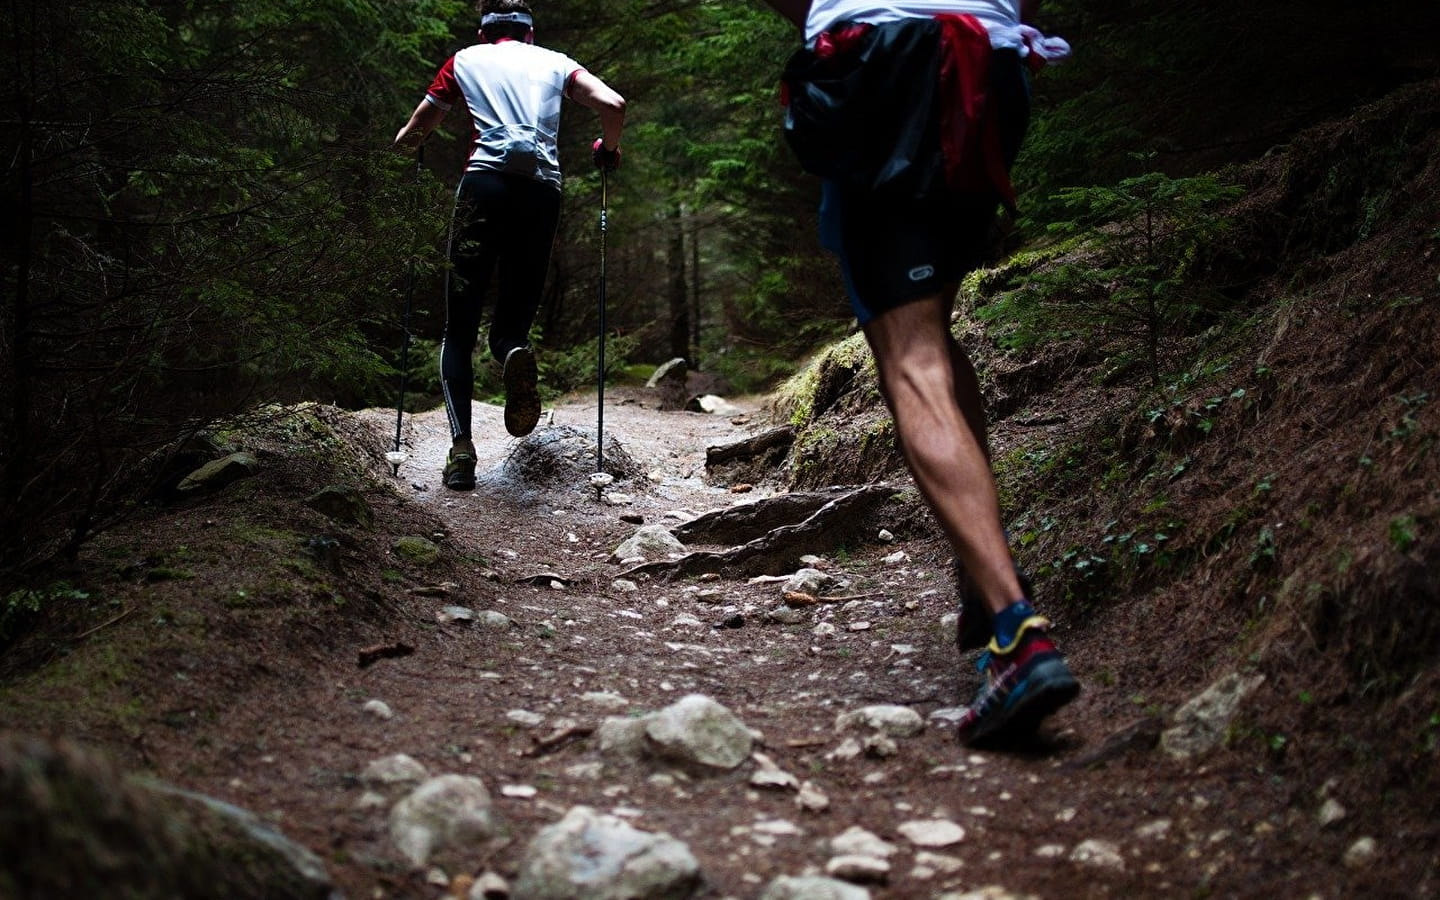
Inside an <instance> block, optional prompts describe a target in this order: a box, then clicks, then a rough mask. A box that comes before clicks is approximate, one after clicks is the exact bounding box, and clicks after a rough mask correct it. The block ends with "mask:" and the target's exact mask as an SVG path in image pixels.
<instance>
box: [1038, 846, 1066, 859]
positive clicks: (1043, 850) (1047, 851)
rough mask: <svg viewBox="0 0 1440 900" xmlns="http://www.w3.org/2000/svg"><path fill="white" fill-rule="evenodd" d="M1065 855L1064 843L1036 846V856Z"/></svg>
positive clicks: (1043, 857)
mask: <svg viewBox="0 0 1440 900" xmlns="http://www.w3.org/2000/svg"><path fill="white" fill-rule="evenodd" d="M1064 855H1065V845H1064V844H1041V845H1040V846H1039V847H1036V848H1035V856H1036V857H1038V858H1039V859H1059V858H1061V857H1062V856H1064Z"/></svg>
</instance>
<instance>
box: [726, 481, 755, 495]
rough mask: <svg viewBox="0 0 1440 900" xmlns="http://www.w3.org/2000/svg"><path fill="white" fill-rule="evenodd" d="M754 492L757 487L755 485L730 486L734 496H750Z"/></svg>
mask: <svg viewBox="0 0 1440 900" xmlns="http://www.w3.org/2000/svg"><path fill="white" fill-rule="evenodd" d="M753 490H755V485H753V484H745V483H743V482H742V483H740V484H732V485H730V493H732V494H748V493H750V492H751V491H753Z"/></svg>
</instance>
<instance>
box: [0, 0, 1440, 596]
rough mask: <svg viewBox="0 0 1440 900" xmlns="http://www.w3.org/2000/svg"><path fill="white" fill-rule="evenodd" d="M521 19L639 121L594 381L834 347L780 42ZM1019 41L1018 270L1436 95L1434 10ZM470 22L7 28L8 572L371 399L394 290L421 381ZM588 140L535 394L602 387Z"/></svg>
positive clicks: (1366, 11)
mask: <svg viewBox="0 0 1440 900" xmlns="http://www.w3.org/2000/svg"><path fill="white" fill-rule="evenodd" d="M536 15H537V20H538V25H537V34H538V40H539V42H540V43H542V44H545V45H547V46H551V47H554V48H555V49H559V50H562V51H564V52H566V53H568V54H570V55H572V56H573V57H575V58H576V59H578V60H580V61H581V62H582V63H584V64H585V65H586V66H587V67H589V68H590V69H592V70H593V71H594V72H596V73H597V74H599V75H600V76H601V77H603V78H604V79H605V80H606V81H607V82H609V83H610V84H612V85H613V86H614V87H616V88H617V89H618V90H620V91H621V92H622V93H623V94H624V95H625V96H626V97H627V99H628V101H629V103H630V106H629V124H628V129H627V132H626V137H625V141H624V151H625V164H624V166H623V168H622V169H621V170H620V172H619V173H618V174H617V175H616V176H615V177H614V178H613V179H612V180H611V183H610V186H609V192H608V201H609V223H610V225H609V234H608V240H607V246H608V252H609V258H608V265H607V270H608V278H609V283H608V291H607V294H608V299H609V309H608V325H609V333H608V341H609V342H610V346H611V352H610V354H609V357H608V358H609V360H610V361H611V362H612V364H613V365H614V367H615V368H616V369H619V368H622V367H624V366H625V365H627V364H629V363H635V364H641V363H655V362H658V361H662V360H664V359H668V358H670V357H672V356H684V357H686V358H687V359H688V360H689V361H690V362H691V364H692V366H694V367H697V368H700V369H702V370H706V371H710V372H714V373H716V374H717V375H719V376H722V377H724V378H725V379H726V380H728V382H729V383H730V384H731V385H733V386H734V388H735V389H736V390H753V389H760V388H764V387H766V386H769V385H771V384H773V383H774V381H775V379H776V378H778V377H779V376H782V375H786V374H789V373H790V372H792V371H794V369H795V368H796V365H797V360H800V359H802V358H804V356H805V355H806V354H807V353H809V352H811V351H812V350H814V349H815V348H816V347H818V346H820V345H822V344H823V343H825V342H826V341H829V340H831V339H833V338H835V337H837V336H840V335H843V334H845V333H847V332H848V331H849V330H850V329H851V326H852V322H851V321H850V319H849V317H848V311H847V310H846V308H845V305H844V304H843V302H842V301H841V300H840V296H839V294H840V290H839V279H838V273H837V272H836V270H835V268H834V266H833V264H832V263H831V262H830V261H829V260H828V259H827V258H825V257H823V256H822V255H821V254H820V252H819V250H818V248H817V246H816V244H815V240H814V238H813V233H814V212H813V210H814V207H815V205H816V199H817V187H816V185H815V183H814V182H813V181H812V180H811V179H809V178H806V177H804V176H803V175H802V174H801V173H800V172H799V170H798V167H797V166H796V165H795V163H794V161H793V160H792V159H791V158H790V156H789V154H788V151H787V150H786V148H785V147H784V146H783V142H782V141H781V138H780V133H779V125H780V112H779V107H778V96H777V90H776V79H777V76H778V73H779V69H780V67H781V65H782V63H783V60H784V59H785V57H786V55H787V54H788V53H789V52H790V51H791V49H792V47H793V46H794V44H795V36H794V34H793V31H792V29H791V28H790V27H789V26H788V25H787V24H786V23H784V22H783V21H782V20H781V19H780V18H779V17H778V16H776V15H775V14H773V13H771V12H770V11H769V10H768V9H766V8H764V7H762V6H760V5H759V4H758V3H753V2H733V3H724V2H714V0H619V2H611V3H597V2H594V0H554V2H539V3H537V4H536ZM1041 24H1042V25H1043V26H1044V27H1045V29H1046V30H1047V31H1051V32H1054V33H1057V34H1061V35H1064V36H1066V37H1067V38H1069V39H1070V40H1071V41H1072V43H1073V44H1074V46H1075V48H1076V56H1075V59H1074V60H1073V62H1072V63H1070V64H1069V65H1066V66H1064V67H1062V68H1057V69H1054V70H1051V71H1047V72H1046V73H1044V74H1043V76H1042V77H1041V78H1040V79H1038V80H1037V82H1036V85H1035V91H1036V104H1035V115H1034V118H1033V121H1032V128H1031V135H1030V140H1029V143H1028V145H1027V147H1026V149H1025V151H1024V154H1023V155H1022V158H1021V160H1020V163H1019V165H1018V167H1017V185H1018V187H1019V189H1020V191H1021V195H1022V198H1023V200H1022V216H1021V217H1020V218H1019V219H1018V220H1017V221H1016V222H1014V223H1013V224H1012V228H1011V231H1010V233H1009V234H1008V235H1007V238H1006V241H1005V244H1004V246H1005V247H1006V249H1010V250H1014V249H1017V248H1022V247H1027V246H1033V245H1035V244H1036V243H1037V242H1041V241H1044V240H1053V239H1054V237H1053V235H1056V234H1062V235H1063V234H1064V233H1066V229H1067V227H1068V228H1073V227H1074V226H1076V225H1077V224H1083V222H1082V220H1083V219H1084V218H1085V215H1084V214H1085V213H1087V212H1094V211H1096V210H1097V209H1100V208H1101V207H1103V206H1104V195H1103V194H1098V193H1093V192H1091V193H1087V192H1086V191H1087V190H1089V189H1104V188H1106V187H1107V186H1114V185H1120V184H1132V185H1133V184H1137V183H1144V182H1143V181H1141V182H1137V181H1136V179H1142V180H1143V179H1146V178H1150V179H1160V181H1158V182H1157V181H1153V180H1152V181H1151V182H1150V183H1152V184H1163V185H1172V186H1173V185H1175V184H1177V183H1179V184H1181V188H1180V189H1178V190H1179V194H1180V195H1181V196H1182V197H1183V198H1189V199H1195V200H1197V202H1202V203H1203V201H1205V199H1206V198H1207V197H1208V198H1214V197H1218V196H1222V195H1223V194H1221V193H1216V192H1215V191H1216V190H1219V189H1220V188H1221V187H1223V185H1222V182H1223V179H1215V180H1214V181H1213V182H1177V180H1179V179H1188V178H1190V177H1192V176H1197V175H1200V174H1201V173H1210V172H1219V171H1223V169H1224V167H1225V166H1226V165H1228V164H1231V163H1234V162H1239V161H1244V160H1249V159H1254V158H1256V157H1259V156H1260V155H1262V154H1264V153H1265V152H1266V151H1267V150H1269V149H1270V148H1272V147H1275V146H1276V145H1279V144H1282V143H1284V142H1285V141H1286V140H1287V138H1288V137H1289V136H1290V135H1292V134H1294V133H1295V132H1296V130H1298V129H1299V128H1301V127H1304V126H1306V125H1309V124H1312V123H1314V122H1317V121H1321V120H1323V119H1324V118H1326V117H1328V116H1333V115H1336V114H1338V113H1340V112H1343V111H1344V110H1347V109H1350V108H1353V107H1354V106H1355V105H1356V104H1357V103H1359V102H1361V101H1364V100H1366V99H1370V98H1373V97H1377V96H1380V95H1382V94H1384V93H1386V92H1388V91H1390V90H1392V89H1393V88H1395V87H1396V86H1398V85H1400V84H1403V83H1405V82H1407V81H1413V80H1418V79H1421V78H1425V77H1433V76H1434V74H1435V73H1436V71H1437V60H1436V55H1435V48H1434V45H1433V36H1434V35H1435V34H1436V33H1437V30H1436V26H1437V24H1440V8H1437V7H1436V5H1434V4H1419V5H1417V4H1402V3H1399V2H1396V0H1387V2H1380V3H1373V4H1364V5H1362V6H1361V7H1357V6H1356V5H1355V4H1344V5H1342V4H1339V3H1335V2H1329V0H1325V2H1321V3H1316V4H1307V5H1304V6H1302V7H1297V6H1295V5H1294V4H1285V3H1279V2H1275V0H1258V2H1247V3H1241V2H1238V0H1221V2H1217V3H1211V4H1205V5H1204V6H1203V7H1198V8H1197V7H1196V6H1195V5H1194V4H1182V3H1178V2H1174V0H1161V2H1154V3H1148V4H1142V3H1135V2H1129V0H1097V2H1078V0H1050V2H1048V3H1047V4H1046V5H1045V7H1044V10H1043V18H1042V22H1041ZM474 27H475V15H474V12H473V9H472V8H471V6H470V5H469V4H468V3H465V2H459V0H404V2H400V0H241V2H236V3H230V4H208V3H195V2H189V0H104V2H100V0H78V2H74V3H69V4H61V5H58V6H57V5H51V4H42V3H39V2H37V0H16V2H12V3H10V4H7V5H6V6H5V8H4V9H3V10H0V41H3V47H4V55H3V58H4V60H5V62H6V67H7V69H8V72H7V76H8V77H7V78H6V80H5V86H4V88H3V90H4V92H5V100H4V109H5V111H4V114H3V119H4V126H3V141H4V147H3V149H4V159H5V178H4V188H3V189H4V193H5V197H4V208H5V210H6V213H5V215H6V227H5V233H6V236H7V239H6V240H5V242H4V249H3V252H4V254H5V260H4V272H3V283H4V290H3V311H0V335H3V337H0V370H3V372H0V419H3V423H4V424H3V430H0V434H3V440H0V575H3V576H4V577H5V578H6V579H7V580H9V579H12V578H19V577H22V576H23V575H24V573H26V572H27V571H31V570H33V569H34V568H35V567H37V566H38V565H40V564H42V563H44V562H45V561H47V560H49V559H51V558H53V557H54V556H55V554H57V553H63V552H65V551H67V550H73V549H74V548H75V547H76V546H78V544H79V543H80V542H82V541H83V540H84V539H85V538H86V537H87V536H88V535H90V534H92V533H93V532H94V531H95V530H96V529H98V528H102V527H103V526H104V525H105V524H106V523H107V522H109V521H113V520H114V519H115V518H116V517H118V516H123V515H124V514H125V513H126V511H127V510H128V509H130V508H132V507H133V505H134V504H135V503H137V502H139V498H142V497H144V496H145V495H146V491H147V490H148V489H149V487H150V486H151V485H152V484H153V482H154V481H155V480H156V479H158V478H160V477H161V473H163V472H164V471H166V470H167V459H168V458H169V457H171V456H173V455H175V454H177V453H180V452H183V447H184V438H186V437H187V436H188V435H191V434H194V433H196V432H198V431H200V430H202V429H203V428H205V427H206V426H207V425H209V424H211V423H212V422H213V421H215V420H216V418H217V417H221V416H225V415H229V414H233V413H234V412H237V411H240V410H246V409H255V408H258V407H260V406H262V405H263V404H265V403H268V402H274V401H288V400H295V399H315V400H321V401H325V402H336V403H339V404H341V405H346V406H353V407H360V406H367V405H384V404H385V403H390V402H393V393H394V385H395V366H396V364H397V358H398V350H399V348H400V345H401V343H402V342H401V336H402V331H401V311H402V309H403V307H404V300H405V294H406V286H407V278H406V275H407V272H409V271H411V270H412V269H413V270H414V271H415V272H416V273H417V276H418V277H417V279H416V281H415V292H414V302H415V308H416V314H415V321H414V323H413V331H414V332H415V334H416V337H417V339H418V350H419V351H420V352H416V353H414V354H413V355H412V359H417V360H419V362H417V363H416V367H417V368H418V369H419V371H418V372H417V373H416V376H417V380H418V382H419V385H420V388H421V392H422V393H423V392H424V390H425V381H426V379H427V378H430V377H433V371H429V370H433V365H434V363H433V359H432V356H433V355H432V354H429V353H426V352H423V351H424V350H425V348H426V347H427V342H434V341H435V340H437V339H438V337H439V334H440V330H441V327H442V325H443V321H442V318H443V314H442V305H441V298H440V284H441V279H442V276H443V268H444V261H443V253H442V250H443V246H444V232H445V225H446V220H447V217H448V213H449V203H450V191H451V190H452V188H453V184H454V182H455V180H456V178H457V176H458V173H459V170H460V167H461V162H462V159H463V155H464V148H463V146H462V140H463V133H464V130H465V124H464V123H462V122H459V121H456V120H454V119H451V120H450V121H447V123H446V125H445V131H444V133H442V134H440V135H439V136H437V138H434V139H432V140H431V142H430V146H429V147H428V148H427V150H428V153H427V156H426V160H425V166H424V168H423V170H421V171H418V172H417V170H416V168H415V166H414V162H413V160H411V159H410V158H406V157H402V156H399V155H397V154H395V153H393V152H391V151H390V150H389V142H390V139H391V137H392V136H393V134H394V133H395V131H396V130H397V129H398V127H399V126H400V124H401V123H403V121H404V119H405V117H406V116H407V115H408V113H409V111H410V109H412V108H413V106H414V104H415V103H416V102H417V101H418V100H419V98H420V97H421V96H422V94H423V91H424V88H425V86H426V85H427V84H428V83H429V79H430V77H431V76H432V74H433V72H434V70H435V69H436V67H437V66H438V65H439V64H440V62H442V61H443V60H444V58H445V57H446V56H447V55H448V54H449V53H451V52H453V51H454V50H456V49H458V48H459V47H461V46H464V45H465V44H467V43H469V42H470V40H471V39H472V37H473V32H474ZM596 133H597V131H596V124H595V122H594V120H593V118H592V117H590V115H589V113H588V112H587V111H585V110H583V109H580V108H578V107H574V106H571V107H570V108H569V109H568V110H567V114H566V120H565V122H564V125H563V126H562V162H563V163H564V165H565V168H566V171H567V172H568V173H569V177H568V179H567V183H566V187H565V207H564V214H563V218H562V225H561V234H560V237H559V241H558V244H557V252H556V255H555V258H554V263H553V268H552V272H551V278H550V281H549V285H548V288H547V296H546V300H545V305H544V307H543V309H542V313H541V317H540V322H539V332H540V333H539V334H538V335H537V340H538V341H539V344H540V346H541V348H542V359H543V360H544V361H545V362H544V365H545V369H544V377H545V380H546V383H547V385H548V386H550V387H551V388H554V389H565V388H567V387H571V386H577V385H580V384H584V383H587V382H589V381H591V380H592V379H593V377H594V375H595V372H594V358H595V353H594V349H595V348H594V343H595V339H596V338H595V335H596V331H597V318H596V316H597V308H596V297H597V290H598V284H597V278H598V274H599V266H598V263H599V247H598V238H599V235H598V208H599V201H600V191H599V182H598V178H597V176H596V175H595V174H594V173H593V171H592V170H591V167H590V166H589V162H588V159H587V148H588V146H589V143H590V141H591V140H592V139H593V138H594V136H595V134H596ZM1211 188H1214V189H1215V190H1211ZM1077 189H1078V192H1077ZM1042 324H1043V323H1042ZM1045 334H1046V331H1045V329H1044V328H1039V327H1037V328H1032V329H1031V330H1030V331H1029V332H1027V335H1028V337H1029V338H1030V339H1034V340H1041V339H1044V337H1045ZM1158 364H1159V362H1158V360H1156V361H1155V365H1158ZM1152 368H1153V366H1152ZM480 378H481V380H482V381H484V379H486V378H493V375H488V374H482V375H481V376H480ZM481 389H482V396H483V391H484V389H485V385H484V384H482V385H481Z"/></svg>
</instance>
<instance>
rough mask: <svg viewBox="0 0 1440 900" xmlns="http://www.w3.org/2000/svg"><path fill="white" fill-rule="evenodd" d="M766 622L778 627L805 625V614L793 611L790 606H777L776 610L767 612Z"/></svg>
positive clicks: (796, 610)
mask: <svg viewBox="0 0 1440 900" xmlns="http://www.w3.org/2000/svg"><path fill="white" fill-rule="evenodd" d="M765 621H767V622H774V623H775V624H777V625H803V624H804V623H805V613H804V612H802V611H800V610H798V609H791V608H790V607H788V606H777V607H775V608H774V609H771V610H767V611H766V613H765Z"/></svg>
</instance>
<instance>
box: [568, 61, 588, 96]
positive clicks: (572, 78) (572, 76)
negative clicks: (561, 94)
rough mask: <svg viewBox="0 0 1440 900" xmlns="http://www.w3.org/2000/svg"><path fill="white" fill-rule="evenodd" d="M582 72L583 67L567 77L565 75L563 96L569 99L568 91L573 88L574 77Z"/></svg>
mask: <svg viewBox="0 0 1440 900" xmlns="http://www.w3.org/2000/svg"><path fill="white" fill-rule="evenodd" d="M583 71H585V69H584V68H583V67H581V68H579V69H576V70H575V71H573V72H571V73H570V74H569V75H566V76H565V96H566V97H569V96H570V89H571V88H572V87H574V86H575V76H577V75H579V74H580V73H581V72H583Z"/></svg>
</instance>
